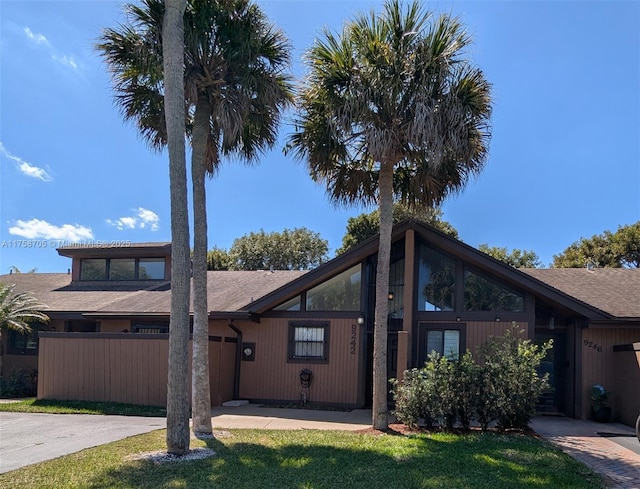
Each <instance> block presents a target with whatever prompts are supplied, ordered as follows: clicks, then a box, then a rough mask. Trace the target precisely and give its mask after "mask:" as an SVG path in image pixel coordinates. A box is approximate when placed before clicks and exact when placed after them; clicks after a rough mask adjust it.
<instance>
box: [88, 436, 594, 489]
mask: <svg viewBox="0 0 640 489" xmlns="http://www.w3.org/2000/svg"><path fill="white" fill-rule="evenodd" d="M285 436H286V435H281V434H278V433H275V432H271V431H265V432H262V433H258V434H256V435H255V437H254V438H255V439H253V440H251V441H250V442H234V437H235V435H232V436H231V437H230V438H228V439H223V440H217V439H214V440H211V441H208V442H207V446H208V447H209V448H211V449H213V450H214V451H215V452H216V455H215V456H214V457H212V458H208V459H203V460H197V461H190V462H171V463H166V464H154V463H153V462H149V461H137V462H134V463H130V464H128V465H126V466H124V467H122V468H119V469H118V470H115V471H111V472H108V473H105V474H102V475H101V476H99V477H97V478H96V479H94V480H93V481H88V486H87V487H92V488H107V487H108V488H129V487H131V488H154V489H164V488H173V487H180V488H188V489H203V488H221V489H225V488H233V489H244V488H247V489H249V488H251V489H255V488H278V489H280V488H297V489H335V488H349V489H351V488H353V489H377V488H381V489H382V488H383V489H389V488H395V487H397V488H404V489H412V488H443V487H446V488H452V489H455V488H491V489H498V488H503V487H504V488H506V487H508V488H512V487H518V488H534V487H535V488H536V489H541V488H557V487H572V488H596V487H601V485H600V481H599V479H598V477H597V476H594V475H593V474H592V473H591V472H590V471H588V469H586V468H585V467H584V466H582V465H579V464H577V463H575V462H574V461H573V460H571V459H570V458H569V457H566V456H564V455H562V454H561V453H560V452H559V451H558V450H556V449H553V448H552V447H551V446H550V445H548V444H546V443H545V442H542V441H540V440H534V439H531V438H528V437H525V436H516V435H510V436H506V435H495V434H481V435H469V436H453V435H442V436H437V437H429V436H426V435H417V436H407V437H404V438H400V437H397V436H393V437H389V436H371V435H362V434H344V433H338V434H336V433H333V434H331V435H327V437H326V439H325V438H322V439H320V440H318V438H310V440H309V443H308V444H306V443H304V442H300V437H296V440H297V442H298V443H296V444H289V443H288V442H287V439H286V437H285ZM354 437H355V439H354Z"/></svg>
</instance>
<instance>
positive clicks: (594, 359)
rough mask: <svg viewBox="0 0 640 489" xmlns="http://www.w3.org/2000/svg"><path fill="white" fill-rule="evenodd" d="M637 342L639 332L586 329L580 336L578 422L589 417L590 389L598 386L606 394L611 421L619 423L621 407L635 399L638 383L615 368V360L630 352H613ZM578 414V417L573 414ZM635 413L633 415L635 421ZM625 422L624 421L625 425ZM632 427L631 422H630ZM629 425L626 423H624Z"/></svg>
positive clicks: (629, 372)
mask: <svg viewBox="0 0 640 489" xmlns="http://www.w3.org/2000/svg"><path fill="white" fill-rule="evenodd" d="M638 341H640V329H631V328H629V329H622V328H616V329H613V328H612V329H609V328H593V327H591V328H588V329H585V330H583V332H582V344H581V345H576V348H581V349H582V352H581V356H582V413H581V415H582V418H583V419H589V418H590V417H591V386H592V385H594V384H601V385H603V386H604V388H605V389H607V390H608V391H610V393H609V405H610V406H611V408H612V412H613V417H614V418H615V419H620V420H622V418H621V417H620V416H621V414H623V413H624V408H623V407H622V404H623V403H626V402H627V400H629V402H633V399H637V398H638V395H639V394H638V393H639V392H640V383H638V378H637V377H634V375H635V374H636V371H634V370H630V369H628V368H625V369H618V368H616V357H618V356H621V355H623V354H627V353H628V354H632V352H614V351H613V347H614V346H615V345H625V344H628V343H635V342H638ZM577 414H580V413H577ZM638 414H640V412H639V413H637V414H636V417H637V416H638ZM625 422H626V421H625ZM634 423H635V420H634ZM627 424H630V423H627Z"/></svg>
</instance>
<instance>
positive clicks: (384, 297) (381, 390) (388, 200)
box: [372, 162, 393, 430]
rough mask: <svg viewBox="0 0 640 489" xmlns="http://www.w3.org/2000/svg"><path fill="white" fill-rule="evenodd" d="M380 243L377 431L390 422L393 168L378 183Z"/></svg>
mask: <svg viewBox="0 0 640 489" xmlns="http://www.w3.org/2000/svg"><path fill="white" fill-rule="evenodd" d="M378 206H379V212H380V243H379V245H378V268H377V270H376V311H375V319H374V326H373V403H372V407H373V409H372V411H373V428H374V429H377V430H386V429H387V428H388V427H389V425H388V419H387V411H388V404H387V392H388V390H389V388H388V387H389V386H388V379H387V320H388V313H389V261H390V259H391V230H392V228H393V164H392V163H389V162H385V163H382V164H381V165H380V173H379V182H378Z"/></svg>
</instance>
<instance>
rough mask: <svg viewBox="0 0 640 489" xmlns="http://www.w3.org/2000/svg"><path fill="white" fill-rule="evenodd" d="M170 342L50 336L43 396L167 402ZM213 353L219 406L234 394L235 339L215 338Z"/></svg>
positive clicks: (43, 362) (43, 346)
mask: <svg viewBox="0 0 640 489" xmlns="http://www.w3.org/2000/svg"><path fill="white" fill-rule="evenodd" d="M168 343H169V342H168V338H167V336H165V335H158V336H157V337H156V336H154V335H138V334H101V333H88V334H84V333H47V334H44V335H43V336H42V337H41V338H40V353H39V357H38V398H39V399H77V400H85V401H113V402H124V403H130V404H143V405H152V406H164V405H166V400H167V372H168V346H169V345H168ZM209 354H210V357H209V361H210V367H209V368H210V376H211V392H212V399H211V401H212V404H213V405H218V404H221V403H222V402H224V401H227V400H230V399H231V398H232V394H233V374H234V355H235V343H228V342H224V341H217V342H216V341H211V342H210V343H209ZM189 357H191V353H189ZM226 362H229V363H228V364H227V363H226ZM225 377H230V379H227V378H225ZM229 386H231V387H229Z"/></svg>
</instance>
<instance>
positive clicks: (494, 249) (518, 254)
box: [478, 243, 542, 268]
mask: <svg viewBox="0 0 640 489" xmlns="http://www.w3.org/2000/svg"><path fill="white" fill-rule="evenodd" d="M478 249H479V250H480V251H482V252H483V253H486V254H487V255H489V256H491V257H493V258H495V259H496V260H500V261H503V262H505V263H506V264H507V265H511V266H512V267H514V268H538V267H540V266H542V262H541V261H540V257H539V256H538V255H537V254H536V253H535V252H533V251H527V250H519V249H517V248H514V249H513V250H511V251H510V252H509V251H508V250H507V248H501V247H499V246H489V245H488V244H484V243H483V244H481V245H480V246H478Z"/></svg>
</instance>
